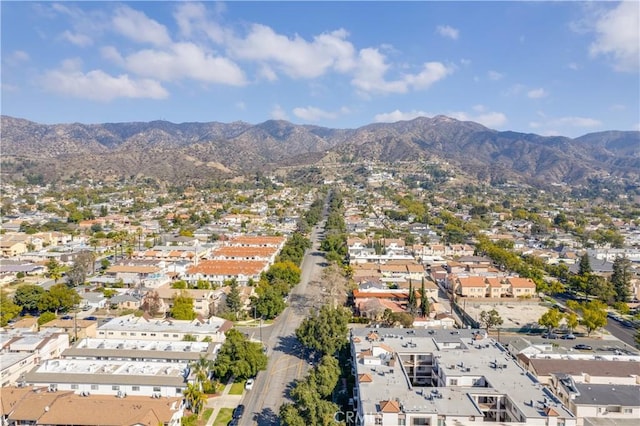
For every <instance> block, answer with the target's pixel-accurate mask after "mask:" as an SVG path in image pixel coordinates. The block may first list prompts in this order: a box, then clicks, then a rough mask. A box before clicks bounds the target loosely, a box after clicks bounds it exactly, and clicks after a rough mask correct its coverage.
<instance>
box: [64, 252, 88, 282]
mask: <svg viewBox="0 0 640 426" xmlns="http://www.w3.org/2000/svg"><path fill="white" fill-rule="evenodd" d="M94 264H95V263H94V256H93V253H91V252H89V251H85V252H82V253H80V254H78V255H77V256H76V258H75V260H74V261H73V265H71V268H70V269H69V271H68V272H67V283H68V284H69V285H70V286H71V287H76V286H79V285H84V283H85V281H86V280H87V274H88V273H89V271H90V270H92V269H93V265H94Z"/></svg>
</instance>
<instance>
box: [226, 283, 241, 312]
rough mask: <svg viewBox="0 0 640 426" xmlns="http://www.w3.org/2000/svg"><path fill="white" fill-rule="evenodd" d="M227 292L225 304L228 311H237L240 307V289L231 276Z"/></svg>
mask: <svg viewBox="0 0 640 426" xmlns="http://www.w3.org/2000/svg"><path fill="white" fill-rule="evenodd" d="M229 287H230V288H229V294H227V299H226V304H227V308H229V311H231V312H234V313H236V315H237V313H238V312H239V311H240V308H241V307H242V300H241V299H240V289H239V288H238V282H237V281H236V279H235V278H233V279H232V280H231V281H230V282H229Z"/></svg>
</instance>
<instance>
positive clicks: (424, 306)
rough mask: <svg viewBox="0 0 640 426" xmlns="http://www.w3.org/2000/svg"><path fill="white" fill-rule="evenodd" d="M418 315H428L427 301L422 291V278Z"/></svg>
mask: <svg viewBox="0 0 640 426" xmlns="http://www.w3.org/2000/svg"><path fill="white" fill-rule="evenodd" d="M420 313H421V314H422V316H423V317H426V316H427V315H429V300H428V298H427V292H426V291H425V289H424V278H422V286H421V287H420Z"/></svg>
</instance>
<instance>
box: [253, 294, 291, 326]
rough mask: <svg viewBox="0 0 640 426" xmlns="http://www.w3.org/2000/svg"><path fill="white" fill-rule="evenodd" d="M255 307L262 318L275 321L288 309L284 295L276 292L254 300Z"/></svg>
mask: <svg viewBox="0 0 640 426" xmlns="http://www.w3.org/2000/svg"><path fill="white" fill-rule="evenodd" d="M269 287H271V286H269ZM253 306H254V307H255V308H256V312H257V313H258V314H259V316H260V318H264V319H273V318H275V317H277V316H278V315H280V314H281V313H282V311H284V309H285V308H286V305H285V303H284V299H283V298H282V295H280V293H279V292H277V291H274V290H271V291H267V292H264V293H263V294H262V295H261V296H260V297H257V298H254V299H253Z"/></svg>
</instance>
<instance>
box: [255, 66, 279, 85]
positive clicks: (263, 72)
mask: <svg viewBox="0 0 640 426" xmlns="http://www.w3.org/2000/svg"><path fill="white" fill-rule="evenodd" d="M258 77H260V78H264V79H265V80H267V81H276V80H277V79H278V75H277V74H276V72H275V71H274V70H273V68H271V67H270V66H269V65H267V64H262V66H260V68H259V69H258Z"/></svg>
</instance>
